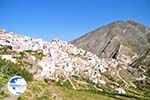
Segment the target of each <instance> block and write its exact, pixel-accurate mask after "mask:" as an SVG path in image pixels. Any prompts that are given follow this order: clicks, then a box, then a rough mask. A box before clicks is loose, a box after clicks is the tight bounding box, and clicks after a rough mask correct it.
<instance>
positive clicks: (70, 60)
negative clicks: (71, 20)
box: [0, 21, 150, 100]
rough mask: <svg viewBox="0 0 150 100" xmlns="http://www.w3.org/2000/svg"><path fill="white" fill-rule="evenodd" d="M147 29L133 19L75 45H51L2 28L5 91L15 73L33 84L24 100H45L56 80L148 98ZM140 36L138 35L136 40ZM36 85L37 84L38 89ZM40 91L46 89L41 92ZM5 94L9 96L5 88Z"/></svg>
mask: <svg viewBox="0 0 150 100" xmlns="http://www.w3.org/2000/svg"><path fill="white" fill-rule="evenodd" d="M130 24H132V25H131V26H132V27H133V26H134V28H135V27H138V28H137V30H133V29H132V27H131V26H130ZM116 26H117V27H116ZM120 28H121V29H120ZM126 28H129V30H128V29H126ZM122 29H124V30H122ZM139 30H144V31H139ZM148 30H149V29H148V28H144V27H142V25H139V24H138V25H136V24H135V22H131V21H129V22H126V23H124V22H115V23H112V24H110V25H108V26H104V27H102V28H100V29H97V30H96V31H93V32H91V33H89V34H87V35H85V36H83V37H81V38H80V39H77V40H75V41H73V42H72V44H71V43H67V42H65V41H62V40H52V41H51V42H46V41H43V40H42V39H32V38H30V37H27V36H21V35H19V34H16V33H13V32H7V31H6V30H0V79H1V80H2V81H0V85H1V86H2V87H6V86H5V84H7V80H8V79H9V78H10V77H12V76H13V75H21V76H23V77H24V78H25V79H26V80H27V81H28V85H29V87H28V90H27V91H26V92H25V93H24V94H23V95H22V96H21V97H19V99H21V98H22V99H23V100H24V99H30V100H32V99H35V98H34V97H37V98H38V97H42V95H45V92H46V95H47V92H48V91H47V90H48V89H49V88H50V87H49V85H50V84H53V82H56V83H55V84H57V85H61V86H67V87H71V88H69V89H72V90H74V92H75V91H76V92H77V91H83V90H84V91H85V90H86V91H94V92H95V93H100V94H101V93H102V94H103V95H107V96H109V97H112V98H126V99H128V98H133V99H137V98H138V99H149V98H150V95H149V94H147V93H150V90H149V88H148V87H149V83H150V80H149V74H148V71H149V70H148V68H149V64H148V63H147V62H149V33H148V32H147V33H144V34H141V33H140V32H145V31H148ZM122 31H123V33H119V32H122ZM97 32H98V33H97ZM117 32H118V33H117ZM127 32H129V33H127ZM135 32H139V33H138V35H137V36H136V33H135ZM134 36H135V37H134ZM124 37H126V38H124ZM94 38H95V39H94ZM90 41H91V42H90ZM129 41H131V43H130V42H129ZM73 44H74V45H73ZM75 45H77V47H76V46H75ZM80 47H81V48H82V49H81V48H80ZM93 48H95V49H93ZM140 48H141V49H140ZM97 50H98V51H97ZM140 59H141V60H140ZM139 62H140V63H139ZM138 64H139V65H140V66H139V65H138ZM3 80H4V81H3ZM37 81H38V82H37ZM34 83H36V84H37V86H35V87H33V86H32V84H34ZM40 83H41V84H43V85H41V84H40ZM66 84H67V85H66ZM54 87H55V86H54ZM36 90H38V91H40V90H41V92H40V94H39V92H36ZM0 91H1V89H0ZM2 91H4V92H6V90H5V88H2ZM69 91H70V90H69ZM4 92H2V93H3V94H4ZM79 93H81V92H79ZM8 94H9V93H8ZM120 95H121V97H120ZM48 96H50V95H48ZM5 97H7V95H5ZM1 98H3V97H1V92H0V99H1ZM8 98H9V97H8ZM37 98H36V99H37ZM106 98H107V97H106ZM22 99H21V100H22ZM54 100H56V99H54ZM64 100H65V99H64ZM75 100H76V99H75ZM77 100H78V99H77Z"/></svg>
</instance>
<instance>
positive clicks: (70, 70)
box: [0, 29, 146, 94]
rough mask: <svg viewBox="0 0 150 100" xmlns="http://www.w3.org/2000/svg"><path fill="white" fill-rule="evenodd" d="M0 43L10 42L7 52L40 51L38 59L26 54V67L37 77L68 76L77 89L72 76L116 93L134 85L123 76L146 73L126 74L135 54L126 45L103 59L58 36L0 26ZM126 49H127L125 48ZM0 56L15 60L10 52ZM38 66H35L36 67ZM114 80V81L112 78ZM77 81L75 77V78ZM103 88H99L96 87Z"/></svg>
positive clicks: (141, 77)
mask: <svg viewBox="0 0 150 100" xmlns="http://www.w3.org/2000/svg"><path fill="white" fill-rule="evenodd" d="M0 46H1V48H2V47H3V46H11V52H13V53H16V54H17V53H20V52H25V51H31V52H34V51H40V52H42V57H41V58H40V59H39V58H37V57H36V56H34V55H28V56H27V57H26V62H28V63H30V64H31V65H32V66H33V68H32V69H33V70H35V69H38V70H36V72H35V71H33V70H32V69H27V70H28V71H29V72H31V73H33V75H34V78H35V79H37V80H43V79H47V78H48V79H52V80H55V81H59V80H60V79H61V78H64V80H69V82H70V84H71V85H72V87H73V89H75V90H76V89H77V87H76V86H75V84H74V83H73V82H72V80H73V81H75V80H74V78H73V76H77V77H79V78H84V79H88V80H90V81H91V82H92V83H93V84H99V85H100V86H101V85H109V87H110V88H111V89H113V90H115V91H116V92H117V93H118V94H126V91H125V90H124V88H126V87H133V88H136V85H135V84H134V83H132V82H128V81H127V80H126V79H125V78H124V76H125V75H126V77H128V78H131V79H132V80H134V81H138V80H144V79H145V78H146V76H144V75H141V74H135V75H133V76H132V77H130V73H129V72H127V71H126V70H130V71H131V72H133V71H135V70H133V68H130V67H128V64H129V63H130V62H132V60H133V59H134V58H136V57H137V54H133V56H131V57H128V56H126V55H125V50H127V49H128V48H125V47H123V46H122V47H121V49H120V51H121V54H120V55H119V56H120V59H119V60H116V59H112V58H108V59H104V58H99V57H98V56H96V55H95V54H92V53H91V52H88V51H85V50H83V49H80V48H77V47H75V46H74V45H72V44H70V43H67V42H66V41H62V40H57V39H55V40H52V41H51V42H46V41H43V40H42V39H32V38H30V37H27V36H21V35H18V34H15V33H13V32H7V31H6V30H3V29H1V30H0ZM128 51H129V52H130V50H128ZM0 57H1V58H2V59H6V60H9V61H11V62H13V63H17V62H18V59H17V58H15V57H13V55H12V54H9V53H8V54H1V55H0ZM36 67H38V68H36ZM112 80H115V81H112ZM77 82H78V81H77ZM100 91H103V89H100Z"/></svg>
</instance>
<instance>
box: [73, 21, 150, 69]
mask: <svg viewBox="0 0 150 100" xmlns="http://www.w3.org/2000/svg"><path fill="white" fill-rule="evenodd" d="M71 43H72V44H74V45H75V46H77V47H79V48H83V49H85V50H87V51H91V52H92V53H94V54H96V55H97V56H99V57H101V58H103V57H104V58H114V59H125V61H127V62H129V63H128V64H129V65H132V66H135V65H137V62H138V63H140V62H141V61H143V59H145V58H146V60H145V62H146V63H148V61H149V52H150V28H148V27H146V26H144V25H141V24H139V23H137V22H135V21H127V22H123V21H117V22H113V23H111V24H108V25H105V26H103V27H100V28H98V29H96V30H94V31H92V32H89V33H87V34H85V35H84V36H82V37H80V38H78V39H76V40H74V41H71ZM145 53H146V55H145ZM139 58H140V60H139ZM128 60H129V61H128ZM148 65H149V64H148Z"/></svg>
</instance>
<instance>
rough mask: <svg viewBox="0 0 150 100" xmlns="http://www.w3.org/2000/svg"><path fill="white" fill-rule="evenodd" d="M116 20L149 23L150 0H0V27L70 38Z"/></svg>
mask: <svg viewBox="0 0 150 100" xmlns="http://www.w3.org/2000/svg"><path fill="white" fill-rule="evenodd" d="M117 20H124V21H126V20H136V21H137V22H140V23H142V24H144V25H147V26H150V0H0V27H1V28H5V29H7V31H11V32H16V33H19V34H22V35H27V36H30V37H33V38H38V37H40V38H42V39H44V40H47V41H49V40H51V39H53V38H59V39H62V40H66V41H70V40H73V39H75V38H77V37H80V36H82V35H83V34H85V33H87V32H89V31H91V30H93V29H95V28H98V27H100V26H102V25H105V24H108V23H111V22H113V21H117Z"/></svg>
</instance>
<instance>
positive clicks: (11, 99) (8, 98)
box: [2, 85, 18, 100]
mask: <svg viewBox="0 0 150 100" xmlns="http://www.w3.org/2000/svg"><path fill="white" fill-rule="evenodd" d="M2 89H3V90H5V91H6V93H7V94H9V96H8V97H6V98H5V99H4V100H17V98H18V96H16V95H13V94H12V93H10V92H9V90H8V88H7V85H5V86H4V87H3V88H2Z"/></svg>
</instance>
